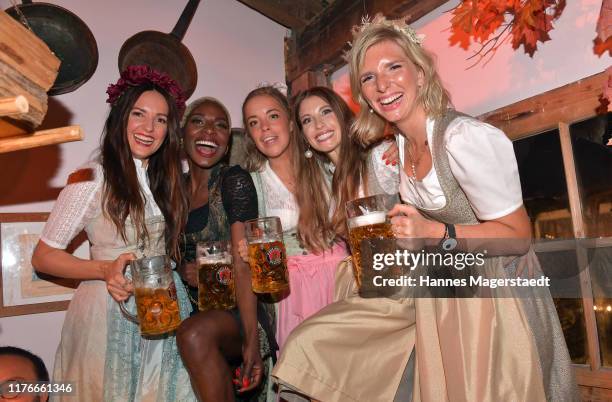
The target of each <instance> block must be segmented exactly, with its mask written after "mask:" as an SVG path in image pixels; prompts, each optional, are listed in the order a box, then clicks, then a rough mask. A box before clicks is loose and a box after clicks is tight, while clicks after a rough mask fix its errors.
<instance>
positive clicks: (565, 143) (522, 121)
mask: <svg viewBox="0 0 612 402" xmlns="http://www.w3.org/2000/svg"><path fill="white" fill-rule="evenodd" d="M607 83H608V74H607V73H606V72H605V71H604V72H601V73H598V74H595V75H592V76H590V77H587V78H584V79H581V80H578V81H576V82H573V83H571V84H568V85H565V86H562V87H560V88H556V89H553V90H550V91H547V92H544V93H542V94H539V95H535V96H532V97H530V98H527V99H524V100H522V101H519V102H516V103H514V104H511V105H508V106H504V107H501V108H499V109H496V110H493V111H491V112H488V113H484V114H482V115H480V116H478V118H479V119H480V120H482V121H485V122H487V123H489V124H492V125H494V126H496V127H497V128H499V129H501V130H503V131H504V132H505V133H506V135H507V136H508V138H510V140H512V141H515V140H519V139H522V138H526V137H530V136H533V135H538V134H542V133H544V132H547V131H550V130H554V129H558V130H559V139H560V142H561V153H562V158H563V169H564V172H565V180H566V185H567V191H568V199H569V206H570V214H571V221H572V228H573V234H574V237H575V238H576V239H584V238H585V223H584V219H583V216H584V215H583V205H582V200H581V198H580V191H579V187H578V181H577V174H576V166H575V161H574V153H573V148H572V140H571V136H570V125H572V124H574V123H577V122H580V121H583V120H586V119H589V118H592V117H595V116H596V115H598V114H601V113H607V112H608V111H610V110H611V109H610V106H608V109H607V110H606V109H605V105H604V103H603V102H602V93H603V89H604V87H605V86H606V85H608V84H607ZM602 109H603V110H602ZM604 239H606V242H607V241H608V240H609V239H612V236H610V237H605V238H604ZM577 251H578V262H579V264H580V265H586V264H587V255H586V248H583V247H580V248H579V249H578V250H577ZM580 287H581V291H582V305H583V309H584V319H585V325H586V332H587V348H588V352H589V356H588V362H589V363H588V364H586V365H585V364H574V365H573V366H574V368H575V372H576V377H577V381H578V385H582V386H589V387H599V388H607V389H612V369H611V368H607V367H603V366H602V361H601V353H600V348H599V339H598V333H597V321H596V318H595V311H594V309H593V293H592V288H591V277H590V272H589V270H588V269H582V270H581V271H580Z"/></svg>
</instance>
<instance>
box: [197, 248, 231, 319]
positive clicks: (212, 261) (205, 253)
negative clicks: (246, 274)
mask: <svg viewBox="0 0 612 402" xmlns="http://www.w3.org/2000/svg"><path fill="white" fill-rule="evenodd" d="M231 250H232V246H231V242H230V241H227V240H223V241H208V242H199V243H198V244H197V246H196V261H197V263H198V309H199V310H200V311H206V310H228V309H231V308H234V307H235V306H236V293H235V287H234V272H233V271H234V270H233V269H232V252H231Z"/></svg>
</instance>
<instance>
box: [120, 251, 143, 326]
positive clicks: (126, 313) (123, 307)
mask: <svg viewBox="0 0 612 402" xmlns="http://www.w3.org/2000/svg"><path fill="white" fill-rule="evenodd" d="M129 265H130V269H132V262H131V261H130V264H129ZM123 273H124V275H125V268H123ZM119 308H120V309H121V312H122V313H123V315H124V316H125V318H127V319H128V320H130V321H132V322H135V323H136V324H140V321H138V317H137V316H135V315H134V314H132V313H130V312H129V311H128V309H127V306H126V305H125V302H124V301H120V302H119Z"/></svg>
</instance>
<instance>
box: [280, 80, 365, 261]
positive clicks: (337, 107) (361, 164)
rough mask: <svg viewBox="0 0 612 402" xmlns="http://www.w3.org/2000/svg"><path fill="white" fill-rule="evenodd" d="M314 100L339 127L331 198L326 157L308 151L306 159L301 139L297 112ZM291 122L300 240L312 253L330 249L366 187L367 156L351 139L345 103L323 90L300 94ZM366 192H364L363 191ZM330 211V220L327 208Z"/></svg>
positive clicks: (344, 231) (350, 114) (343, 234)
mask: <svg viewBox="0 0 612 402" xmlns="http://www.w3.org/2000/svg"><path fill="white" fill-rule="evenodd" d="M311 96H316V97H318V98H320V99H322V100H324V101H325V102H327V103H328V104H329V106H330V107H331V109H332V110H333V112H334V114H335V115H336V118H337V119H338V123H339V125H340V131H341V132H340V138H341V141H340V152H339V155H340V159H339V161H338V165H337V166H336V167H335V171H334V175H333V179H332V185H331V202H330V197H329V196H330V194H329V193H328V192H327V191H326V189H327V188H328V185H327V183H326V182H325V179H324V177H323V175H322V170H321V168H322V165H323V163H330V162H331V160H330V159H329V157H328V156H327V155H325V154H323V153H320V152H317V151H316V150H314V149H311V151H312V152H313V154H314V155H313V157H312V158H305V157H304V152H305V151H306V149H307V148H308V144H307V140H306V138H305V136H304V135H303V131H302V123H301V121H300V116H299V111H300V105H301V104H302V102H303V101H304V100H305V99H307V98H309V97H311ZM292 109H293V120H294V122H295V124H296V127H298V128H299V131H300V133H302V135H300V139H298V140H297V141H295V142H294V147H295V148H294V153H293V154H294V160H295V165H296V166H297V167H298V178H299V180H298V183H297V185H296V199H297V203H298V206H299V208H300V218H299V226H298V227H299V236H300V240H301V241H302V242H303V243H304V244H305V245H306V246H307V247H308V248H309V249H312V250H315V251H319V250H325V249H327V248H329V243H328V242H329V240H330V239H333V238H335V237H336V236H339V237H342V238H347V228H346V215H345V211H344V205H345V204H346V202H347V201H350V200H353V199H355V198H357V196H358V193H359V187H360V185H361V184H362V183H363V185H364V186H366V185H367V183H366V181H367V180H366V178H367V152H366V151H365V150H363V149H362V148H361V147H360V146H359V145H358V144H357V143H356V142H354V141H353V140H352V139H351V137H350V130H349V128H350V125H351V123H352V121H353V118H354V115H353V112H352V111H351V109H349V107H348V106H347V104H346V103H345V102H344V100H343V99H342V98H341V97H340V96H339V95H338V94H336V93H335V92H334V91H333V90H331V89H329V88H326V87H313V88H310V89H308V90H305V91H303V92H301V93H299V94H298V95H297V96H296V98H295V99H294V101H293V106H292ZM364 190H365V189H364ZM332 207H333V211H332V214H331V218H330V216H329V213H330V212H329V211H330V208H332Z"/></svg>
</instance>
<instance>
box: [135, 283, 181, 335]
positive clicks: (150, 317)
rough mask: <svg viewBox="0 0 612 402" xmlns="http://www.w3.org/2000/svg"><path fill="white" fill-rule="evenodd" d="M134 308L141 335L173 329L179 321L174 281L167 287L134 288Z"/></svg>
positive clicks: (162, 332) (159, 333)
mask: <svg viewBox="0 0 612 402" xmlns="http://www.w3.org/2000/svg"><path fill="white" fill-rule="evenodd" d="M134 293H135V296H136V308H137V310H138V320H139V321H140V332H141V334H142V335H161V334H165V333H167V332H170V331H174V330H175V329H176V328H177V327H178V326H179V324H180V323H181V315H180V314H179V309H178V303H177V301H176V288H175V286H174V282H172V284H171V285H170V286H169V287H168V288H157V289H151V288H136V289H135V291H134Z"/></svg>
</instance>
